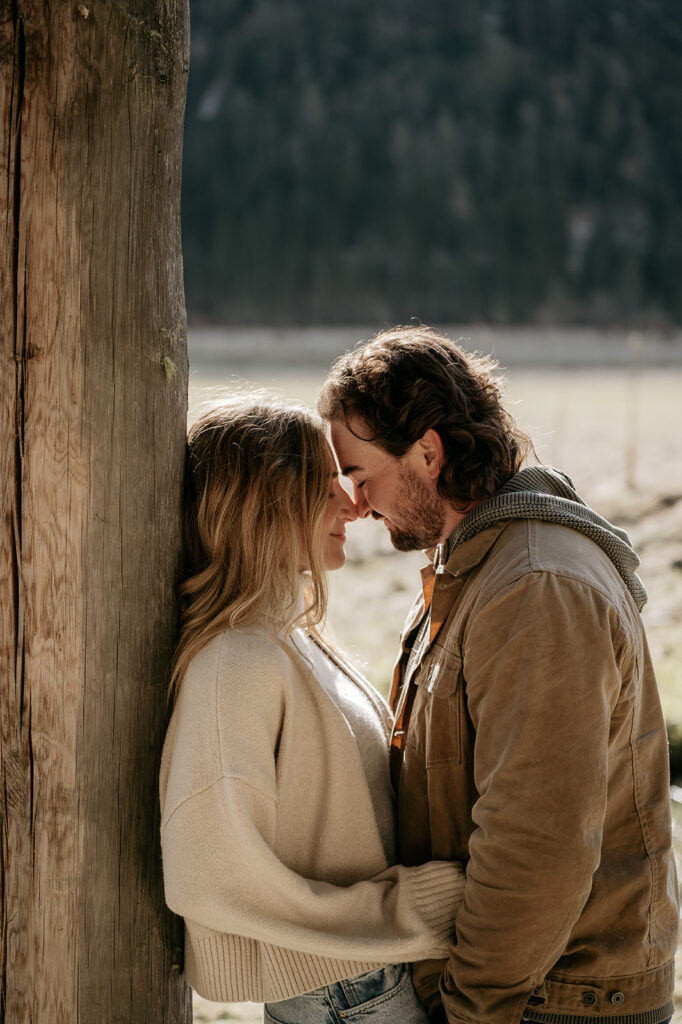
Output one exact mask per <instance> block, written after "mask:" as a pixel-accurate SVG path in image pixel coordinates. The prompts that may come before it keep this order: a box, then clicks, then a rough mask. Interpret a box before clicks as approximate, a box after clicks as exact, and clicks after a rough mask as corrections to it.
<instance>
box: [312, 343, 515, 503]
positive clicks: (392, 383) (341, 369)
mask: <svg viewBox="0 0 682 1024" xmlns="http://www.w3.org/2000/svg"><path fill="white" fill-rule="evenodd" d="M496 367H497V363H496V362H495V360H494V359H491V358H489V357H487V356H481V355H478V354H471V353H467V352H464V350H463V349H462V348H460V346H459V345H457V344H455V342H453V341H450V339H449V338H447V337H445V336H444V335H443V334H440V333H439V332H438V331H434V330H433V329H432V328H430V327H422V326H419V327H395V328H393V329H392V330H388V331H382V332H381V333H380V334H377V335H376V336H375V337H374V338H372V339H371V341H369V342H367V343H366V344H365V345H363V346H362V347H358V348H356V349H354V350H353V351H352V352H347V353H346V354H345V355H343V356H341V357H340V358H339V359H337V360H336V362H335V363H334V365H333V366H332V368H331V371H330V373H329V377H328V378H327V380H326V381H325V383H324V385H323V386H322V391H321V393H320V397H319V399H318V410H319V413H320V415H321V416H322V417H323V418H324V419H326V420H330V421H331V420H342V421H343V422H344V423H345V425H346V427H348V429H349V430H350V429H351V426H350V422H349V420H350V418H351V417H354V416H357V417H359V418H360V419H361V421H362V426H361V428H360V429H359V430H358V426H357V424H354V427H353V429H352V433H354V434H355V436H356V437H360V438H361V439H362V440H364V441H374V442H376V443H377V444H379V445H381V447H382V448H384V449H385V450H386V451H387V452H389V453H390V454H391V455H395V456H398V457H400V456H402V455H404V454H405V452H406V451H407V450H408V448H409V447H410V446H411V445H413V444H414V443H415V441H418V440H419V438H421V437H422V436H423V435H424V433H425V432H426V431H427V430H428V429H429V428H433V429H434V430H436V431H438V433H439V435H440V437H441V440H442V442H443V446H444V448H445V461H444V464H443V468H442V470H441V474H440V478H439V481H438V491H439V493H440V495H441V496H442V497H443V498H445V499H446V500H448V501H451V502H452V503H453V504H454V505H455V506H456V507H457V506H459V507H463V506H466V505H468V503H469V502H472V501H481V500H483V499H485V498H489V497H491V496H492V495H493V494H495V492H496V491H497V490H498V489H499V488H500V487H501V486H502V484H504V483H505V482H506V481H507V480H509V478H510V477H512V476H514V474H515V473H517V472H518V471H519V469H520V468H521V464H522V462H523V460H524V458H525V457H526V455H527V454H528V452H529V451H532V442H531V441H530V439H529V438H528V437H527V436H526V435H525V434H523V433H522V432H521V431H520V430H519V429H518V428H517V426H516V424H515V423H514V421H513V419H512V418H511V416H510V415H509V414H508V413H507V412H506V411H505V409H504V408H503V407H502V398H501V390H500V384H499V381H498V379H497V378H496V377H495V376H494V373H493V371H494V370H495V369H496ZM365 427H366V428H367V429H365Z"/></svg>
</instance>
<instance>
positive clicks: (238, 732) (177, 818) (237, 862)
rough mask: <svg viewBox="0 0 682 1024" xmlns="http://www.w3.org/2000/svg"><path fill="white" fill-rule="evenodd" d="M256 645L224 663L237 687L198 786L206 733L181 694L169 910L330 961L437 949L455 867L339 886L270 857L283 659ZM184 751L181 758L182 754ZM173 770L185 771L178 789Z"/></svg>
mask: <svg viewBox="0 0 682 1024" xmlns="http://www.w3.org/2000/svg"><path fill="white" fill-rule="evenodd" d="M259 654H260V657H259V659H258V664H257V671H256V667H255V664H251V663H249V662H248V660H246V661H242V662H241V663H240V664H235V662H234V661H233V662H232V664H231V669H232V671H233V672H235V673H236V675H237V676H238V678H239V684H238V690H239V692H237V693H235V694H233V695H232V699H231V707H232V711H233V714H232V715H231V716H230V720H229V725H228V735H223V736H222V737H221V739H220V742H221V743H222V744H223V745H226V746H227V747H228V748H229V749H227V750H226V751H225V755H224V756H223V757H222V758H220V759H219V760H215V759H214V760H213V761H211V758H210V757H203V756H202V757H201V760H202V763H204V764H206V763H213V764H214V766H215V772H214V776H213V777H212V778H211V777H207V778H205V779H204V780H203V782H202V784H201V785H199V784H198V779H199V776H198V774H197V771H196V767H193V761H192V758H196V755H195V754H194V753H193V751H196V750H197V749H201V745H202V743H203V744H204V749H205V748H206V747H207V746H209V747H210V745H211V737H210V736H206V735H205V733H206V720H204V721H203V723H202V721H201V720H200V719H198V720H197V722H196V724H194V722H193V709H194V708H198V709H200V703H199V702H198V701H196V700H194V699H193V698H194V694H193V693H191V692H188V693H185V694H184V695H183V694H181V699H182V698H183V697H184V698H185V701H184V707H183V708H182V709H181V713H182V714H183V716H184V720H183V721H182V722H178V723H176V727H175V742H174V750H173V755H172V762H173V761H175V764H173V763H171V767H170V776H171V784H170V789H171V790H172V791H173V799H172V800H171V801H170V802H169V801H168V800H166V801H165V804H166V806H165V807H164V810H163V815H162V826H161V845H162V854H163V867H164V885H165V892H166V901H167V903H168V905H169V907H170V908H171V909H172V910H173V911H175V912H176V913H177V914H180V915H181V916H182V917H184V918H186V919H187V920H190V921H192V922H194V923H196V924H199V925H202V926H203V927H206V928H209V929H212V930H214V931H218V932H224V933H229V934H234V935H240V936H243V937H245V938H250V939H255V940H259V941H261V942H265V943H268V944H271V945H274V946H279V947H283V948H284V949H290V950H296V951H299V952H301V953H310V954H317V955H319V956H323V957H327V958H331V959H339V960H344V961H349V960H353V961H371V962H382V963H395V962H400V961H405V960H417V959H425V958H430V957H439V956H440V957H443V956H445V955H446V953H447V944H448V939H449V936H450V935H451V933H452V930H453V922H454V918H455V914H456V910H457V906H458V905H459V902H460V900H461V894H462V890H463V886H464V873H463V869H462V866H461V865H459V864H454V863H446V862H431V863H429V864H425V865H421V866H419V867H414V868H406V867H403V866H395V867H390V868H387V869H386V870H384V871H382V872H380V873H379V874H377V875H375V876H374V877H373V878H370V879H367V880H364V881H358V882H355V883H353V884H351V885H347V886H346V885H335V884H331V883H328V882H323V881H320V880H317V879H311V878H306V877H304V876H303V875H301V874H299V873H297V872H296V871H295V870H292V868H291V867H290V866H288V865H287V864H286V863H284V862H283V861H282V859H281V858H280V857H279V856H278V853H277V852H276V850H277V842H276V840H277V830H278V815H277V811H278V799H277V784H276V783H277V758H276V751H277V749H278V747H279V745H280V743H281V742H282V740H281V731H282V720H283V703H284V702H283V698H282V692H283V691H285V690H286V680H285V681H284V683H283V682H282V677H283V676H284V677H285V676H286V663H285V664H283V663H282V657H281V656H280V655H278V654H277V652H274V654H273V655H272V656H271V657H270V658H269V661H268V663H267V664H264V663H263V652H262V649H261V651H260V652H259ZM284 658H285V661H286V656H284ZM183 686H184V683H183ZM256 687H258V691H257V692H258V699H257V700H256V699H255V698H254V692H253V690H252V688H256ZM264 689H265V691H266V698H267V699H266V700H265V702H264V701H263V696H264ZM205 703H206V702H205V700H204V702H203V705H204V706H205ZM197 713H198V714H200V710H199V711H198V712H197ZM202 733H203V735H202ZM235 747H238V749H235ZM185 758H187V759H188V765H185V764H182V763H181V762H182V760H183V759H185ZM179 774H181V775H182V776H183V777H189V778H190V779H191V780H192V786H191V789H189V790H185V791H184V795H182V794H183V788H182V787H179V786H178V785H177V777H178V775H179ZM174 776H175V779H174ZM301 799H303V800H304V799H305V794H303V793H302V794H301ZM310 841H311V842H314V836H312V835H311V837H310ZM348 842H349V843H351V844H352V842H353V838H352V826H351V825H349V830H348Z"/></svg>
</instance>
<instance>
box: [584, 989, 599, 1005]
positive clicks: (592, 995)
mask: <svg viewBox="0 0 682 1024" xmlns="http://www.w3.org/2000/svg"><path fill="white" fill-rule="evenodd" d="M583 1002H584V1004H585V1006H594V1004H595V1003H596V1002H597V993H596V992H583Z"/></svg>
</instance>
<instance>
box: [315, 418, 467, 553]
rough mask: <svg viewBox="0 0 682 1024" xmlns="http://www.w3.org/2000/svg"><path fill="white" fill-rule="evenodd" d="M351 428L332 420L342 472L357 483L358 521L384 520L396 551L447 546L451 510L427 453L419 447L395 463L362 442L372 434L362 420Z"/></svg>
mask: <svg viewBox="0 0 682 1024" xmlns="http://www.w3.org/2000/svg"><path fill="white" fill-rule="evenodd" d="M349 426H350V427H351V428H352V429H350V430H349V429H348V427H347V426H346V424H345V423H344V422H342V421H341V420H333V421H332V423H331V437H332V444H333V445H334V449H335V451H336V456H337V458H338V460H339V465H340V467H341V472H342V473H344V474H345V475H347V476H349V477H350V479H351V480H352V481H353V488H354V492H355V493H354V496H355V503H356V505H357V508H358V515H360V516H362V517H366V516H368V515H370V514H371V515H372V516H373V517H374V518H375V519H382V520H383V522H384V526H385V527H386V529H387V530H388V532H389V534H390V536H391V541H392V543H393V546H394V547H395V548H397V549H398V551H416V550H419V549H420V548H430V547H433V546H434V545H435V544H438V543H439V542H440V541H441V540H444V539H445V537H446V536H447V535H448V533H449V529H448V527H447V518H448V516H447V505H446V502H445V501H444V500H443V499H442V498H441V497H440V495H439V494H438V491H437V486H436V485H437V479H438V470H437V467H436V468H435V470H434V464H433V462H430V461H429V452H428V450H427V449H425V448H424V446H423V445H422V443H421V442H419V441H417V442H415V444H413V445H412V447H411V448H409V449H408V451H407V452H406V453H405V455H403V456H402V457H401V458H397V457H396V456H394V455H390V454H389V453H388V452H387V451H386V450H385V449H384V448H382V447H381V446H380V445H379V444H377V443H376V442H375V441H363V440H362V439H361V438H362V436H363V435H364V436H366V435H368V434H369V432H370V431H369V428H368V427H367V425H366V424H365V423H364V422H363V421H362V420H361V419H359V418H358V417H355V418H351V419H350V420H349ZM356 433H357V434H359V435H361V436H360V437H357V436H356Z"/></svg>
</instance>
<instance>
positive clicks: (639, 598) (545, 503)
mask: <svg viewBox="0 0 682 1024" xmlns="http://www.w3.org/2000/svg"><path fill="white" fill-rule="evenodd" d="M505 519H541V520H543V521H544V522H548V523H557V524H558V525H559V526H569V527H570V528H571V529H573V530H578V531H579V532H580V533H584V534H585V536H587V537H589V538H590V540H593V541H594V542H595V544H598V545H599V547H600V548H601V549H602V550H603V551H604V552H605V553H606V554H607V555H608V557H609V558H610V559H611V561H612V562H613V564H614V566H615V567H616V569H617V570H618V572H619V574H620V576H621V578H622V580H623V583H624V584H625V586H626V587H627V588H628V590H629V591H630V593H631V594H632V597H633V598H634V601H635V604H636V605H637V608H638V609H639V610H640V611H641V609H642V607H643V606H644V604H645V603H646V597H647V595H646V590H645V589H644V585H643V583H642V581H641V580H640V578H639V576H638V575H637V573H636V571H635V570H636V569H637V567H638V566H639V558H638V557H637V555H636V554H635V551H634V550H633V547H632V544H631V543H630V539H629V537H628V535H627V533H626V532H625V531H624V530H621V529H619V528H618V527H617V526H613V525H612V524H611V523H609V522H608V520H606V519H604V518H603V517H602V516H600V515H598V514H597V513H596V512H595V511H594V509H591V508H590V507H589V505H586V504H585V502H584V501H583V500H582V498H581V497H580V495H579V494H578V493H577V491H576V490H575V488H574V486H573V483H572V481H571V480H570V479H569V477H567V476H566V475H565V474H564V473H560V472H559V470H558V469H552V468H551V467H550V466H528V467H527V468H526V469H522V470H521V472H520V473H517V474H516V476H513V477H512V478H511V480H508V481H507V483H506V484H505V485H504V486H503V487H501V488H500V490H499V491H498V492H497V494H495V495H494V497H492V498H489V499H488V500H487V501H482V502H481V503H480V504H479V505H477V506H476V507H475V508H474V509H472V510H471V512H469V514H468V515H467V516H466V517H465V518H464V519H463V520H462V522H461V523H460V524H459V525H458V526H457V527H455V529H454V530H453V532H452V534H451V535H450V537H449V538H448V540H447V547H446V549H445V552H444V555H445V560H447V559H448V558H449V557H450V555H451V554H452V553H453V551H455V549H456V548H458V547H459V546H460V544H464V542H465V541H468V540H471V538H472V537H475V536H476V534H478V533H481V532H482V531H483V530H487V529H488V527H489V526H493V525H494V524H495V523H498V522H501V521H502V520H505Z"/></svg>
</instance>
